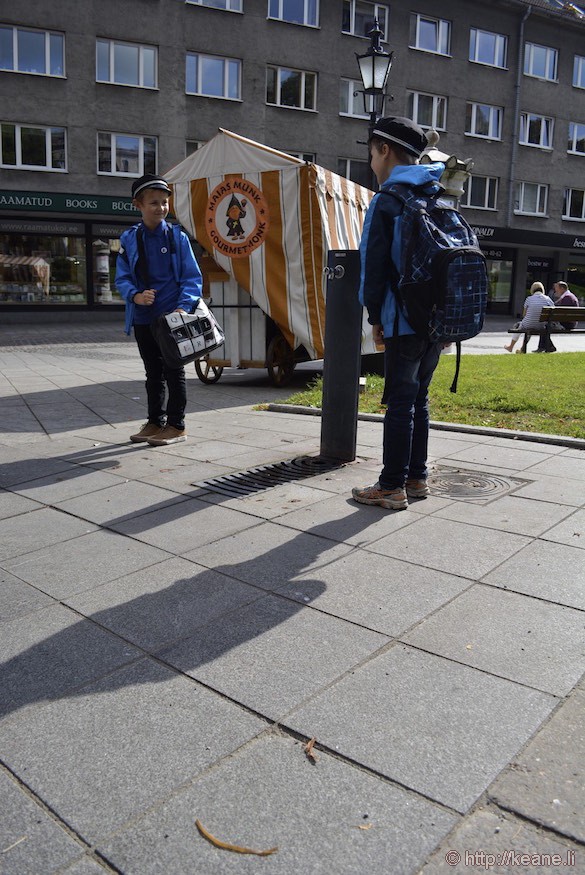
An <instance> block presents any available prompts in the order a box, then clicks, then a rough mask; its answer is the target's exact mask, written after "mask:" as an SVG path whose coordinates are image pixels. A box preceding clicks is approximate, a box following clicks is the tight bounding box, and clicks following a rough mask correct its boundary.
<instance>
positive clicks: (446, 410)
mask: <svg viewBox="0 0 585 875" xmlns="http://www.w3.org/2000/svg"><path fill="white" fill-rule="evenodd" d="M454 373H455V356H454V355H442V356H441V359H440V361H439V365H438V367H437V370H436V372H435V376H434V378H433V382H432V384H431V389H430V398H431V419H433V420H435V421H437V422H461V423H466V424H467V425H483V426H489V427H491V428H510V429H514V430H518V431H534V432H542V433H544V434H558V435H564V436H569V437H578V438H585V353H581V352H566V353H556V354H555V355H537V356H534V355H530V354H529V355H510V356H505V355H464V356H462V358H461V371H460V374H459V384H458V388H457V393H456V394H452V393H451V392H450V391H449V386H450V385H451V381H452V379H453V374H454ZM382 386H383V378H382V377H375V376H368V377H367V383H366V391H365V392H364V393H363V394H361V395H360V400H359V409H360V412H361V413H383V412H384V410H385V408H384V407H382V406H381V404H380V398H381V397H382ZM321 387H322V379H321V377H319V378H318V379H316V380H315V382H314V383H312V384H311V386H310V387H309V388H308V389H306V390H305V391H304V392H296V393H295V394H294V395H291V396H290V397H289V398H287V399H286V400H285V401H284V402H283V403H285V404H300V405H303V406H306V407H321V398H322V388H321Z"/></svg>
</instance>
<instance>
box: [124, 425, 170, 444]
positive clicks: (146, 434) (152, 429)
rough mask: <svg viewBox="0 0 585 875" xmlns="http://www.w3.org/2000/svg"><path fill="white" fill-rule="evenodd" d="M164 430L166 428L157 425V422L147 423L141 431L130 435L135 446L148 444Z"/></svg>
mask: <svg viewBox="0 0 585 875" xmlns="http://www.w3.org/2000/svg"><path fill="white" fill-rule="evenodd" d="M163 428H164V426H162V425H157V424H156V422H145V423H144V425H143V426H142V428H141V429H140V431H137V432H136V434H131V435H130V440H131V441H132V443H133V444H142V443H146V441H147V440H148V439H149V438H151V437H154V436H155V434H159V433H160V432H161V431H162V430H163Z"/></svg>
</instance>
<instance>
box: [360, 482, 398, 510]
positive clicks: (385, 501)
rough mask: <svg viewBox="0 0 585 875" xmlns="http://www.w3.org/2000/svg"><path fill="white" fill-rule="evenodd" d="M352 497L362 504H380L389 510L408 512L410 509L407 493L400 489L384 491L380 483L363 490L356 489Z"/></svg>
mask: <svg viewBox="0 0 585 875" xmlns="http://www.w3.org/2000/svg"><path fill="white" fill-rule="evenodd" d="M351 495H352V498H353V499H354V501H359V503H360V504H379V505H380V507H386V508H388V509H389V510H406V508H407V507H408V501H407V498H406V492H405V490H404V489H401V488H400V487H397V488H395V489H383V488H382V487H381V486H380V484H379V483H374V485H373V486H365V487H364V488H363V489H358V488H357V486H356V487H354V489H352V490H351Z"/></svg>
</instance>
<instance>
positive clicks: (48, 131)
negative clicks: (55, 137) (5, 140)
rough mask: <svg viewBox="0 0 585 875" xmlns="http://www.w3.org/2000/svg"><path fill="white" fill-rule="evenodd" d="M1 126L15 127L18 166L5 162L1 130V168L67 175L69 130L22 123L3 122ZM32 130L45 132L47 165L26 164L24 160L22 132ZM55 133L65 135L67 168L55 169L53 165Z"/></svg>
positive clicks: (58, 126)
mask: <svg viewBox="0 0 585 875" xmlns="http://www.w3.org/2000/svg"><path fill="white" fill-rule="evenodd" d="M0 125H1V126H3V125H10V126H11V127H14V145H15V156H16V164H7V163H5V162H4V156H3V154H2V133H1V128H0V167H4V168H5V169H6V170H35V171H39V172H41V173H67V128H64V127H61V126H60V125H33V124H23V123H22V122H12V121H2V122H0ZM27 129H31V130H34V131H44V132H45V164H44V165H42V164H41V165H39V164H25V163H24V162H23V160H22V131H23V130H27ZM53 131H55V132H59V134H61V133H62V134H63V152H64V155H63V157H64V161H65V167H53V163H52V151H53V149H52V134H53Z"/></svg>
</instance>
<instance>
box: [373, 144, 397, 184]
mask: <svg viewBox="0 0 585 875" xmlns="http://www.w3.org/2000/svg"><path fill="white" fill-rule="evenodd" d="M390 155H391V152H390V149H389V148H388V146H386V144H385V143H384V144H383V145H382V146H381V148H380V149H378V146H377V145H376V144H375V143H372V145H371V146H370V167H371V168H372V171H373V173H374V176H375V177H376V179H377V180H378V185H382V183H383V182H386V180H387V179H388V176H389V175H390V171H391V169H392V167H391V164H390Z"/></svg>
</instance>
